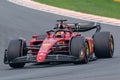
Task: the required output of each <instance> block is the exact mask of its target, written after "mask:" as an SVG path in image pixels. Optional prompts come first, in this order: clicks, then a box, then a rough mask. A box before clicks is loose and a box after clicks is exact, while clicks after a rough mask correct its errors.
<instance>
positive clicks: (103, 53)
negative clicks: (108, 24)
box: [93, 32, 114, 58]
mask: <svg viewBox="0 0 120 80" xmlns="http://www.w3.org/2000/svg"><path fill="white" fill-rule="evenodd" d="M93 40H94V52H95V56H96V57H97V58H112V57H113V53H114V38H113V35H112V34H111V33H110V32H98V33H96V34H95V35H94V37H93Z"/></svg>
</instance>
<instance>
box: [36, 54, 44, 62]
mask: <svg viewBox="0 0 120 80" xmlns="http://www.w3.org/2000/svg"><path fill="white" fill-rule="evenodd" d="M45 59H46V54H45V53H38V55H37V58H36V60H37V62H44V61H45Z"/></svg>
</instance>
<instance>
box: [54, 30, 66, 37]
mask: <svg viewBox="0 0 120 80" xmlns="http://www.w3.org/2000/svg"><path fill="white" fill-rule="evenodd" d="M55 35H56V37H58V38H62V37H64V32H63V31H58V32H56V34H55Z"/></svg>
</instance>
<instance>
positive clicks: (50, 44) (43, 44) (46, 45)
mask: <svg viewBox="0 0 120 80" xmlns="http://www.w3.org/2000/svg"><path fill="white" fill-rule="evenodd" d="M50 45H51V44H43V46H50Z"/></svg>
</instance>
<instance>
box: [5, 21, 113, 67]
mask: <svg viewBox="0 0 120 80" xmlns="http://www.w3.org/2000/svg"><path fill="white" fill-rule="evenodd" d="M65 21H67V20H57V22H58V23H57V24H56V26H55V27H54V29H53V30H50V31H47V35H46V36H44V35H41V36H40V35H33V36H32V38H33V39H32V40H31V41H30V46H26V41H25V40H24V39H15V40H11V41H10V43H9V46H8V49H6V50H5V55H4V63H5V64H9V66H10V67H12V68H22V67H24V65H25V63H32V62H33V63H34V62H35V63H45V62H73V63H74V64H80V63H82V64H87V63H88V62H89V61H90V60H94V59H95V57H96V58H112V56H113V52H114V40H113V36H112V34H111V33H110V32H100V30H101V27H100V24H99V23H94V22H81V23H65ZM92 29H96V32H95V34H93V36H92V37H84V36H82V35H81V33H80V32H86V31H89V30H92Z"/></svg>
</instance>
